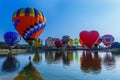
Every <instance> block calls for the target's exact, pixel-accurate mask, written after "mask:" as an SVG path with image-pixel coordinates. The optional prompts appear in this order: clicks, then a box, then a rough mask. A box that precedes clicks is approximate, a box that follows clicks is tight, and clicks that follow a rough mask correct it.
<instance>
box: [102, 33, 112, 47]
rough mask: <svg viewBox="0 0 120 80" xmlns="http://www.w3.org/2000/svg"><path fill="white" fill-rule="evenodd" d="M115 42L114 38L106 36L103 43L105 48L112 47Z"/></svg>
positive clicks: (103, 37)
mask: <svg viewBox="0 0 120 80" xmlns="http://www.w3.org/2000/svg"><path fill="white" fill-rule="evenodd" d="M113 41H114V37H113V36H112V35H109V34H108V35H104V36H102V42H103V44H104V45H105V46H110V45H111V44H112V43H113Z"/></svg>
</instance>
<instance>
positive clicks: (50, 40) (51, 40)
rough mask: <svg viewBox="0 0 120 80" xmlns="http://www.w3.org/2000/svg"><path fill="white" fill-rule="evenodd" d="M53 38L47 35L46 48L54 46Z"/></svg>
mask: <svg viewBox="0 0 120 80" xmlns="http://www.w3.org/2000/svg"><path fill="white" fill-rule="evenodd" d="M54 43H55V38H52V37H48V38H47V39H46V40H45V45H46V47H48V48H52V47H55V44H54Z"/></svg>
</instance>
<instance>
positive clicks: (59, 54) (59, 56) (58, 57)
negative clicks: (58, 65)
mask: <svg viewBox="0 0 120 80" xmlns="http://www.w3.org/2000/svg"><path fill="white" fill-rule="evenodd" d="M63 55H64V51H56V52H55V58H54V61H55V62H60V61H61V60H62V58H63Z"/></svg>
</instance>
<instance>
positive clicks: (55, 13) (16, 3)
mask: <svg viewBox="0 0 120 80" xmlns="http://www.w3.org/2000/svg"><path fill="white" fill-rule="evenodd" d="M24 7H33V8H36V9H38V10H41V11H42V12H43V14H44V15H45V16H46V20H47V24H46V27H45V30H44V32H43V33H42V34H41V35H40V36H39V37H40V38H41V39H43V40H45V39H46V38H47V37H49V36H51V37H59V38H62V36H63V35H70V36H71V38H75V37H78V38H79V33H80V32H81V31H82V30H88V31H90V30H97V31H98V32H99V33H100V35H101V36H102V35H104V34H112V35H113V36H114V37H115V41H118V42H120V28H119V27H120V22H119V21H120V0H12V1H11V0H0V10H1V11H0V41H4V38H3V35H4V34H5V32H7V31H16V30H15V28H14V26H13V24H12V15H13V13H14V11H16V10H17V9H19V8H24ZM20 43H25V41H24V40H23V39H22V41H21V42H20Z"/></svg>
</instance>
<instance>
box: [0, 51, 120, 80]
mask: <svg viewBox="0 0 120 80" xmlns="http://www.w3.org/2000/svg"><path fill="white" fill-rule="evenodd" d="M0 80H120V55H114V54H112V53H111V52H98V51H92V52H90V51H44V52H34V53H29V52H28V53H20V54H16V55H14V53H13V54H11V53H10V54H8V56H0Z"/></svg>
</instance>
